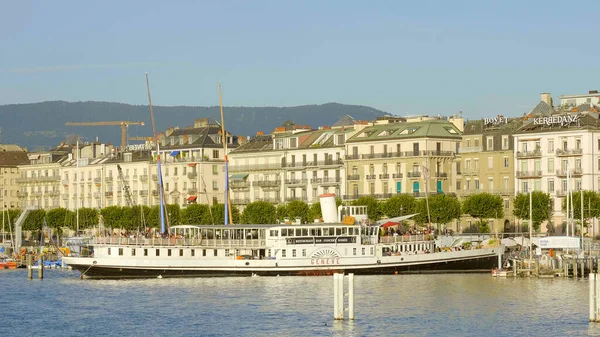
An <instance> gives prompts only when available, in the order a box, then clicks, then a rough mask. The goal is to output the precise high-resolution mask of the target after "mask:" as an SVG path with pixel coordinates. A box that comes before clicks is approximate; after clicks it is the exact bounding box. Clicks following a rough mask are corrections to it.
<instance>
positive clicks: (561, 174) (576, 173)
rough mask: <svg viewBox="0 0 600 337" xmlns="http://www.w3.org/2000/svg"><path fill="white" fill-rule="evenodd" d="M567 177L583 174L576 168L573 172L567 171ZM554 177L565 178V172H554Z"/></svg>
mask: <svg viewBox="0 0 600 337" xmlns="http://www.w3.org/2000/svg"><path fill="white" fill-rule="evenodd" d="M568 173H569V175H571V176H580V175H582V174H583V171H582V170H581V169H580V168H576V169H573V170H569V172H568ZM556 175H557V176H558V177H566V176H567V170H556Z"/></svg>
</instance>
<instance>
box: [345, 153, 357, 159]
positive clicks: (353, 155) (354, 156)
mask: <svg viewBox="0 0 600 337" xmlns="http://www.w3.org/2000/svg"><path fill="white" fill-rule="evenodd" d="M345 158H346V160H358V159H360V155H359V154H347V155H346V157H345Z"/></svg>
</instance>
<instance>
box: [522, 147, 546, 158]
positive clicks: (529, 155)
mask: <svg viewBox="0 0 600 337" xmlns="http://www.w3.org/2000/svg"><path fill="white" fill-rule="evenodd" d="M541 156H542V151H540V150H539V149H538V150H535V151H517V158H540V157H541Z"/></svg>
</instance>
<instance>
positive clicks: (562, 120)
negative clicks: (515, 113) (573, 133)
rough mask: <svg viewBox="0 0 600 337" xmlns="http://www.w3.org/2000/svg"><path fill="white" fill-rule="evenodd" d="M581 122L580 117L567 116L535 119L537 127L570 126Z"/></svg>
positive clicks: (534, 122)
mask: <svg viewBox="0 0 600 337" xmlns="http://www.w3.org/2000/svg"><path fill="white" fill-rule="evenodd" d="M577 122H579V115H567V116H552V117H537V118H534V119H533V124H535V125H548V126H550V125H555V124H560V126H568V125H570V124H572V123H577Z"/></svg>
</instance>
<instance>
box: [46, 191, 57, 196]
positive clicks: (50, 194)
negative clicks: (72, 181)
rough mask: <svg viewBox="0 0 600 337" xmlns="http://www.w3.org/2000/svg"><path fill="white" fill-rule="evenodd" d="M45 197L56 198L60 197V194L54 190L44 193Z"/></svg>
mask: <svg viewBox="0 0 600 337" xmlns="http://www.w3.org/2000/svg"><path fill="white" fill-rule="evenodd" d="M46 195H49V196H51V197H56V196H59V195H60V192H59V191H57V190H54V191H47V192H46Z"/></svg>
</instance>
